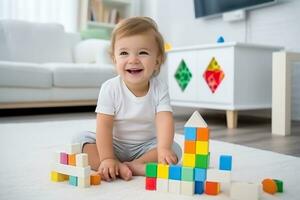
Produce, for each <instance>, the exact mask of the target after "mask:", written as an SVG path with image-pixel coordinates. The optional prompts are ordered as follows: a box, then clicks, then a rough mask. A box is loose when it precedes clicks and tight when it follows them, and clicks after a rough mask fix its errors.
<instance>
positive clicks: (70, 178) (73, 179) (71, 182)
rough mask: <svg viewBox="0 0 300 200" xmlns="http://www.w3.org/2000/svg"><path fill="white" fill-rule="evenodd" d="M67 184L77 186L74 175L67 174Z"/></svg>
mask: <svg viewBox="0 0 300 200" xmlns="http://www.w3.org/2000/svg"><path fill="white" fill-rule="evenodd" d="M69 184H70V185H74V186H77V177H76V176H69Z"/></svg>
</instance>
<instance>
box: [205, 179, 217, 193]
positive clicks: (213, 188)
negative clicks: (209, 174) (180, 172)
mask: <svg viewBox="0 0 300 200" xmlns="http://www.w3.org/2000/svg"><path fill="white" fill-rule="evenodd" d="M219 192H220V183H217V182H209V181H206V182H205V194H208V195H217V194H219Z"/></svg>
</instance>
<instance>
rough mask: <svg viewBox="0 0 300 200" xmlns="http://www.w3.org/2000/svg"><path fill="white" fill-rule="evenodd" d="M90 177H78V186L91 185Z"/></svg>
mask: <svg viewBox="0 0 300 200" xmlns="http://www.w3.org/2000/svg"><path fill="white" fill-rule="evenodd" d="M90 182H91V181H90V177H89V176H88V177H85V178H82V177H77V186H78V187H81V188H86V187H90V185H91V183H90Z"/></svg>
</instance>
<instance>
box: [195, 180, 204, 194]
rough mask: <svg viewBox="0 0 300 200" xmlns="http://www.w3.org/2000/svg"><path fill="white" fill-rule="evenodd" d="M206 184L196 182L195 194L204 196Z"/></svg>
mask: <svg viewBox="0 0 300 200" xmlns="http://www.w3.org/2000/svg"><path fill="white" fill-rule="evenodd" d="M203 183H204V182H202V181H195V194H203V192H204V184H203Z"/></svg>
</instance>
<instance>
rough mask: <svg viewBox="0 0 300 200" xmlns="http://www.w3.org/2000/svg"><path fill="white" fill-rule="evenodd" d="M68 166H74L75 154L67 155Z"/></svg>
mask: <svg viewBox="0 0 300 200" xmlns="http://www.w3.org/2000/svg"><path fill="white" fill-rule="evenodd" d="M68 164H69V165H73V166H76V154H69V155H68Z"/></svg>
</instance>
